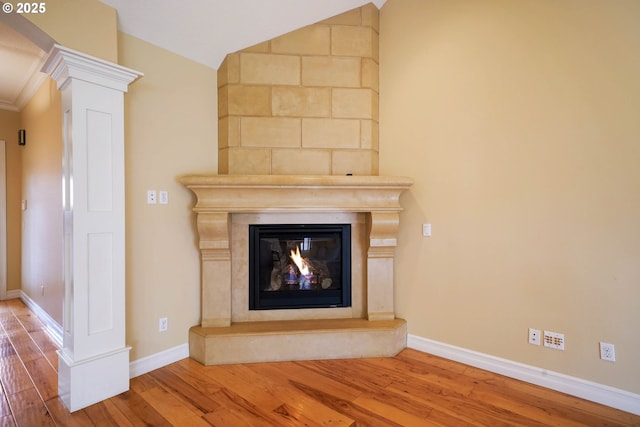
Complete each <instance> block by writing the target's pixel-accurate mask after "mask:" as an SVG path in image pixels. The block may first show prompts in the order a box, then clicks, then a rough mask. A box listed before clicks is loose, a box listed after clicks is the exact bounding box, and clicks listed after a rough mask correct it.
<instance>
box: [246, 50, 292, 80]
mask: <svg viewBox="0 0 640 427" xmlns="http://www.w3.org/2000/svg"><path fill="white" fill-rule="evenodd" d="M240 82H241V83H242V84H265V85H299V84H300V57H298V56H291V55H271V54H261V53H242V54H240Z"/></svg>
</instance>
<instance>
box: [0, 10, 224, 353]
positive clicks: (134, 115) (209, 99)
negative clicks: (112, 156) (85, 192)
mask: <svg viewBox="0 0 640 427" xmlns="http://www.w3.org/2000/svg"><path fill="white" fill-rule="evenodd" d="M47 7H48V11H47V17H42V19H41V20H34V22H36V21H37V22H36V23H37V24H38V25H40V24H42V27H41V28H42V29H44V30H45V31H46V32H47V33H48V34H49V35H50V36H51V37H52V38H54V39H55V40H56V41H58V42H60V43H63V44H65V45H66V46H68V47H71V48H73V49H77V50H80V51H82V52H85V53H88V54H91V55H94V56H98V57H100V58H104V59H107V60H110V61H113V62H118V63H120V64H122V65H124V66H127V67H130V68H134V69H136V70H139V71H142V72H143V73H144V74H145V76H144V77H143V78H142V79H140V80H139V81H137V82H136V83H134V84H133V85H132V86H131V87H130V88H129V92H128V93H127V94H126V95H125V144H126V146H125V168H126V178H125V179H126V186H127V190H126V206H127V207H126V223H127V225H126V251H127V254H126V263H127V273H126V274H127V276H126V289H127V294H126V298H127V313H126V314H127V344H129V345H132V346H133V350H132V352H131V360H136V359H139V358H141V357H144V356H148V355H151V354H155V353H157V352H159V351H162V350H166V349H169V348H171V347H175V346H178V345H182V344H184V343H186V342H187V333H188V329H189V327H191V326H193V325H196V324H198V323H199V316H200V306H199V302H200V299H199V293H200V278H199V272H200V270H199V268H200V267H199V258H198V251H197V245H196V233H195V224H194V222H193V215H192V212H191V207H192V205H193V202H194V200H193V198H192V196H191V193H190V192H189V191H188V190H186V189H184V188H183V187H182V186H181V185H179V184H178V183H177V181H176V177H177V176H179V175H183V174H187V173H193V172H201V173H209V174H210V173H216V170H217V169H216V167H217V144H216V138H217V121H216V118H217V108H216V102H217V101H216V98H217V97H216V80H217V79H216V71H215V70H213V69H210V68H207V67H204V66H202V65H199V64H196V63H194V62H192V61H189V60H187V59H185V58H183V57H181V56H178V55H175V54H171V53H169V52H167V51H164V50H162V49H159V48H156V47H154V46H152V45H150V44H148V43H145V42H142V41H141V40H138V39H136V38H134V37H130V36H127V35H125V34H119V33H117V30H116V20H115V11H114V10H113V9H111V8H109V7H105V6H104V5H103V4H102V3H99V2H98V1H94V0H67V1H64V2H60V3H58V2H55V3H47ZM57 8H59V9H57ZM54 9H55V10H54ZM89 12H91V13H89ZM78 13H79V14H80V15H82V16H79V15H78ZM79 21H81V22H79ZM112 33H113V34H112ZM22 120H23V122H22V125H21V126H22V127H25V128H27V129H28V132H27V134H28V143H27V147H25V148H26V150H25V151H24V156H23V158H24V170H23V177H24V184H23V186H24V189H23V196H22V197H23V198H27V199H29V209H28V211H27V213H26V216H25V218H26V219H25V229H24V235H23V246H24V247H23V253H24V257H23V265H22V270H23V291H25V292H26V293H27V294H28V295H29V296H30V297H31V298H33V299H34V300H35V301H36V302H37V303H38V304H39V305H41V306H42V307H43V308H44V309H45V310H46V311H47V312H48V314H49V315H51V316H52V317H53V318H54V319H55V320H56V321H58V322H60V323H61V322H62V318H61V309H62V291H63V289H62V283H61V280H62V275H61V272H60V271H59V270H60V268H61V265H62V264H61V260H60V245H61V242H62V237H61V233H62V218H61V196H60V191H61V187H60V177H61V159H62V156H61V148H62V143H61V136H62V131H61V127H60V120H61V112H60V100H59V92H58V91H57V89H55V84H49V83H46V84H45V86H44V87H43V88H42V89H41V91H40V92H39V94H38V95H37V96H36V97H35V98H34V99H33V100H32V101H31V102H30V103H29V105H28V106H27V107H26V108H25V109H24V111H23V112H22ZM16 132H17V128H16ZM11 141H12V140H11V139H9V138H7V143H8V145H11ZM148 189H155V190H158V191H159V190H167V191H168V192H169V205H166V206H165V205H155V206H149V205H146V203H145V201H146V191H147V190H148ZM18 203H19V200H18ZM58 280H59V282H58ZM41 284H45V295H44V296H42V295H41V291H40V286H41ZM160 317H168V318H169V330H168V331H167V332H165V333H163V334H160V333H159V332H158V319H159V318H160Z"/></svg>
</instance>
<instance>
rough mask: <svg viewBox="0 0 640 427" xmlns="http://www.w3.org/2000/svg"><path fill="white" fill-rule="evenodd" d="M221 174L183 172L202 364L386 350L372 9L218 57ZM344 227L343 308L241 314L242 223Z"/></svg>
mask: <svg viewBox="0 0 640 427" xmlns="http://www.w3.org/2000/svg"><path fill="white" fill-rule="evenodd" d="M218 84H219V88H218V99H219V159H220V161H219V171H220V175H216V176H185V177H182V178H181V182H182V183H183V184H184V185H185V186H186V187H188V188H189V189H190V190H192V191H193V192H194V194H195V195H196V197H197V202H196V205H195V207H194V208H193V210H194V212H195V213H196V215H197V231H198V237H199V242H198V244H199V249H200V255H201V265H202V313H201V315H202V317H201V325H199V326H194V327H193V328H191V330H190V334H189V351H190V355H191V357H192V358H194V359H196V360H198V361H200V362H201V363H204V364H224V363H248V362H262V361H278V360H301V359H326V358H347V357H372V356H392V355H395V354H397V353H398V352H399V351H400V350H401V349H402V348H404V347H405V346H406V333H407V332H406V322H405V321H404V320H402V319H397V318H396V317H395V313H394V306H393V294H394V283H393V280H394V279H393V263H394V255H395V246H396V236H397V231H398V227H399V212H400V211H401V209H402V208H401V206H400V195H401V193H402V192H403V191H405V190H407V189H408V188H409V187H410V186H411V184H412V181H411V180H410V179H408V178H401V177H384V176H378V175H377V174H378V10H377V8H376V7H375V6H373V5H372V4H368V5H366V6H363V7H360V8H357V9H354V10H352V11H349V12H346V13H344V14H342V15H338V16H336V17H333V18H330V19H328V20H325V21H322V22H319V23H317V24H314V25H311V26H308V27H304V28H302V29H299V30H297V31H294V32H292V33H289V34H286V35H284V36H281V37H279V38H276V39H273V40H270V41H267V42H264V43H261V44H259V45H256V46H253V47H251V48H248V49H245V50H243V51H240V52H236V53H233V54H230V55H228V56H227V58H226V59H225V61H224V62H223V64H222V66H221V67H220V70H219V72H218ZM303 223H305V224H309V223H313V224H321V223H324V224H332V223H333V224H337V223H348V224H350V225H351V233H352V239H351V256H352V259H351V282H352V290H351V291H352V294H351V306H349V307H332V308H304V309H275V310H258V311H255V310H249V308H248V303H249V298H248V269H249V266H248V262H247V259H248V257H247V253H248V228H249V225H250V224H303Z"/></svg>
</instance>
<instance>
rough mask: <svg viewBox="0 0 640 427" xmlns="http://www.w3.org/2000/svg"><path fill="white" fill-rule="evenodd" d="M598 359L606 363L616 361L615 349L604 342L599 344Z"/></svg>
mask: <svg viewBox="0 0 640 427" xmlns="http://www.w3.org/2000/svg"><path fill="white" fill-rule="evenodd" d="M600 359H602V360H606V361H608V362H615V361H616V348H615V346H614V345H613V344H609V343H606V342H601V343H600Z"/></svg>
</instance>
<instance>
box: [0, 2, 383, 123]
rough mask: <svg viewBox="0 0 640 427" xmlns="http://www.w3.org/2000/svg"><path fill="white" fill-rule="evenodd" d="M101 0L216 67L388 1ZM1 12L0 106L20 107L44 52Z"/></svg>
mask: <svg viewBox="0 0 640 427" xmlns="http://www.w3.org/2000/svg"><path fill="white" fill-rule="evenodd" d="M100 1H101V2H102V3H105V4H108V5H110V6H112V7H113V8H115V9H116V10H117V11H118V27H119V30H120V31H122V32H124V33H127V34H130V35H132V36H135V37H137V38H140V39H142V40H145V41H147V42H149V43H151V44H154V45H156V46H159V47H162V48H164V49H166V50H169V51H171V52H174V53H176V54H179V55H182V56H185V57H187V58H189V59H191V60H193V61H196V62H199V63H201V64H204V65H206V66H208V67H211V68H214V69H216V68H218V66H219V65H220V63H221V62H222V60H223V59H224V57H225V55H227V54H228V53H231V52H235V51H237V50H239V49H243V48H245V47H248V46H251V45H253V44H256V43H260V42H262V41H265V40H269V39H271V38H273V37H276V36H279V35H282V34H285V33H287V32H289V31H293V30H295V29H297V28H301V27H304V26H306V25H309V24H312V23H314V22H318V21H321V20H323V19H326V18H329V17H331V16H335V15H338V14H340V13H343V12H346V11H348V10H351V9H353V8H356V7H359V6H362V5H363V4H366V3H370V2H373V3H374V4H375V5H376V6H377V7H381V6H382V5H383V4H384V2H385V1H386V0H374V1H371V0H189V1H188V2H182V1H175V0H100ZM2 15H3V14H0V64H2V67H0V109H7V110H14V111H19V110H21V109H22V107H23V106H24V104H25V103H26V102H27V101H28V100H29V98H30V97H31V95H32V94H33V93H34V91H35V89H37V87H38V84H39V81H40V82H41V81H42V80H41V79H42V76H41V73H39V69H40V66H41V64H42V61H43V59H44V57H45V53H44V52H42V51H41V50H40V49H39V48H38V47H36V46H35V45H33V44H32V43H31V42H29V40H27V39H25V38H24V37H23V36H21V35H20V34H19V33H17V32H16V31H14V30H13V29H12V28H11V27H9V26H8V25H5V24H4V23H3V22H2V19H1V18H2ZM39 79H40V80H39Z"/></svg>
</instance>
